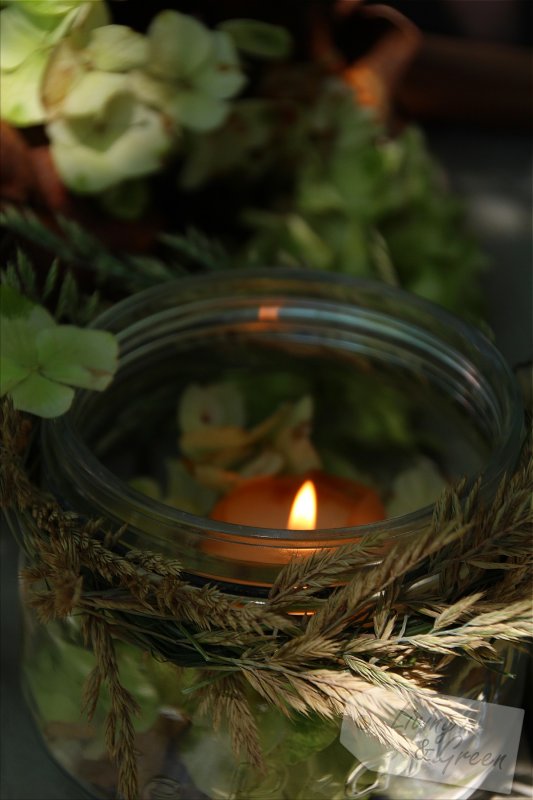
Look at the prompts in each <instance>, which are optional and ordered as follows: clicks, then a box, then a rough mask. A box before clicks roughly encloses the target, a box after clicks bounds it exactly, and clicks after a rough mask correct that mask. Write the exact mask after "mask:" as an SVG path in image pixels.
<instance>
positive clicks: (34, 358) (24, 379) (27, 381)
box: [0, 286, 118, 418]
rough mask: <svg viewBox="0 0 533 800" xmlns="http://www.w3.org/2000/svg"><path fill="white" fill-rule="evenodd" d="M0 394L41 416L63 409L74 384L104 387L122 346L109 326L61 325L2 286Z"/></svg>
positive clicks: (44, 311)
mask: <svg viewBox="0 0 533 800" xmlns="http://www.w3.org/2000/svg"><path fill="white" fill-rule="evenodd" d="M0 307H1V315H0V334H1V349H0V396H2V397H3V396H4V395H6V394H9V395H10V396H11V399H12V400H13V405H14V407H15V408H16V409H18V410H20V411H27V412H29V413H31V414H36V415H37V416H40V417H47V418H49V417H57V416H60V415H61V414H63V413H65V411H67V410H68V408H69V407H70V405H71V403H72V400H73V399H74V389H73V388H72V387H80V388H84V389H95V390H97V391H102V390H103V389H105V388H106V387H107V386H108V385H109V383H110V382H111V380H112V378H113V375H114V373H115V370H116V367H117V354H118V346H117V342H116V340H115V337H114V336H113V335H112V334H110V333H108V332H107V331H96V330H85V329H82V328H77V327H76V326H74V325H57V324H56V322H55V321H54V319H53V318H52V317H51V315H50V314H49V313H48V312H47V311H46V309H44V308H42V307H41V306H38V305H34V304H32V303H31V302H30V301H28V300H27V299H26V298H23V297H22V296H21V295H19V294H18V293H17V292H16V291H15V290H14V289H12V288H10V287H6V286H2V287H0Z"/></svg>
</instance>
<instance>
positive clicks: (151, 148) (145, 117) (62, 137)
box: [47, 94, 172, 194]
mask: <svg viewBox="0 0 533 800" xmlns="http://www.w3.org/2000/svg"><path fill="white" fill-rule="evenodd" d="M47 133H48V135H49V137H50V139H51V152H52V156H53V159H54V162H55V164H56V167H57V169H58V171H59V173H60V175H61V177H62V179H63V181H64V182H65V184H66V185H67V186H68V187H69V188H70V189H72V190H73V191H75V192H79V193H80V194H95V193H98V192H101V191H103V190H104V189H107V188H109V187H110V186H113V185H115V184H117V183H120V182H121V181H123V180H125V179H127V178H133V177H141V176H143V175H149V174H151V173H153V172H157V171H158V170H159V169H160V168H161V166H162V165H163V163H164V159H165V156H166V155H167V153H168V152H169V150H170V148H171V146H172V138H171V136H170V134H169V132H168V130H167V129H166V128H165V125H164V121H163V119H162V116H161V115H160V114H158V113H157V112H155V111H152V110H151V109H149V108H146V106H144V105H143V104H142V103H139V102H138V100H137V99H136V98H135V97H133V95H129V94H128V95H126V94H119V95H117V96H116V97H114V98H113V99H112V100H111V101H110V103H109V105H108V107H107V110H106V114H105V117H104V118H103V119H101V118H100V117H98V118H95V117H79V118H77V119H72V120H62V119H58V120H56V121H54V122H52V123H51V124H49V125H48V126H47Z"/></svg>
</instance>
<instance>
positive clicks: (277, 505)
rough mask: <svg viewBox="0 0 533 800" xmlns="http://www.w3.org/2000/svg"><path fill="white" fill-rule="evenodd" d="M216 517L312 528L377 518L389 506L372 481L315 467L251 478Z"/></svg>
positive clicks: (225, 501) (256, 524)
mask: <svg viewBox="0 0 533 800" xmlns="http://www.w3.org/2000/svg"><path fill="white" fill-rule="evenodd" d="M313 498H314V502H315V507H314V508H313V511H312V513H310V512H309V510H308V509H309V507H312V506H313ZM306 506H307V510H306ZM211 517H212V519H216V520H219V521H220V522H232V523H236V524H239V525H250V526H252V527H256V528H257V527H259V528H278V529H290V530H299V529H300V530H311V529H320V528H327V529H331V528H350V527H352V526H356V525H365V524H367V523H370V522H377V521H378V520H381V519H384V518H385V509H384V507H383V504H382V502H381V500H380V498H379V496H378V494H377V492H375V491H374V489H372V488H370V487H369V486H364V485H363V484H361V483H357V482H356V481H352V480H348V479H346V478H339V477H336V476H332V475H326V474H325V473H324V472H322V471H320V470H314V471H312V472H309V473H306V474H305V475H290V476H284V477H278V476H268V477H263V478H253V479H250V480H249V481H246V482H245V483H243V484H242V485H241V486H238V487H237V488H236V489H235V490H234V491H232V492H230V493H229V494H227V495H226V496H225V497H223V498H222V499H221V500H219V502H218V503H217V504H216V505H215V507H214V508H213V510H212V512H211Z"/></svg>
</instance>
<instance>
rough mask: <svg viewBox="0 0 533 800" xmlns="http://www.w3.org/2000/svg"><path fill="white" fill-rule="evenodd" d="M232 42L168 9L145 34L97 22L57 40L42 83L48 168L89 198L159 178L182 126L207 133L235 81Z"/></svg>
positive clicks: (239, 81)
mask: <svg viewBox="0 0 533 800" xmlns="http://www.w3.org/2000/svg"><path fill="white" fill-rule="evenodd" d="M244 81H245V78H244V75H243V74H242V73H241V71H240V68H239V62H238V57H237V54H236V50H235V47H234V45H233V43H232V40H231V38H230V37H229V36H228V35H227V34H226V33H223V32H221V31H210V30H208V29H207V28H205V27H204V26H203V25H202V24H201V23H199V22H197V21H196V20H195V19H193V18H192V17H188V16H185V15H184V14H180V13H178V12H177V11H163V12H161V13H160V14H158V15H157V16H156V17H155V18H154V20H153V22H152V24H151V25H150V28H149V30H148V35H147V36H142V35H141V34H139V33H136V32H135V31H133V30H131V29H130V28H128V27H127V26H124V25H106V26H103V27H99V28H96V29H94V30H92V31H90V32H88V33H87V35H85V36H83V37H80V35H79V34H78V32H76V34H75V35H73V36H70V37H68V38H67V39H65V41H63V42H61V44H60V46H58V47H57V48H56V50H55V52H54V54H53V56H52V58H51V59H50V63H49V65H48V69H47V72H46V76H45V80H44V85H43V99H44V103H45V107H46V109H47V113H48V116H49V123H48V125H47V129H46V130H47V133H48V136H49V138H50V141H51V152H52V156H53V158H54V162H55V164H56V167H57V169H58V171H59V173H60V175H61V177H62V179H63V181H64V182H65V184H66V185H67V186H68V187H69V188H70V189H72V190H73V191H76V192H78V193H86V194H95V193H101V192H104V191H107V190H109V189H110V188H112V187H115V186H118V185H120V184H122V183H123V182H124V181H127V180H131V179H134V178H141V177H143V176H147V175H150V174H153V173H154V172H157V171H159V170H160V169H161V168H162V166H163V165H164V163H165V161H166V159H167V158H168V156H169V155H170V154H171V152H172V150H173V149H174V148H175V147H176V144H177V142H178V141H179V136H180V132H181V129H182V127H188V128H192V129H195V130H210V129H212V128H214V127H216V126H217V125H220V124H221V123H222V122H223V120H224V119H225V117H226V115H227V113H228V111H229V107H230V106H229V99H230V98H231V97H233V95H235V94H236V93H237V92H238V91H240V89H241V88H242V86H243V84H244Z"/></svg>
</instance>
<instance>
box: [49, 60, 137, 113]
mask: <svg viewBox="0 0 533 800" xmlns="http://www.w3.org/2000/svg"><path fill="white" fill-rule="evenodd" d="M127 90H128V81H127V78H126V76H125V75H116V74H113V73H112V72H96V71H93V72H87V73H85V75H83V76H82V77H81V78H80V79H79V80H78V81H77V82H76V84H75V86H74V88H73V89H72V90H71V91H70V92H69V93H68V95H67V97H66V99H65V102H64V103H63V107H62V114H64V115H65V116H66V117H89V116H95V115H101V114H103V113H104V112H105V111H106V107H107V106H108V104H109V102H110V101H111V100H112V99H113V98H114V97H116V95H117V94H119V93H120V92H126V91H127Z"/></svg>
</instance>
